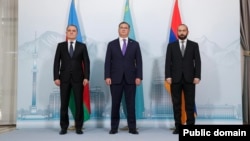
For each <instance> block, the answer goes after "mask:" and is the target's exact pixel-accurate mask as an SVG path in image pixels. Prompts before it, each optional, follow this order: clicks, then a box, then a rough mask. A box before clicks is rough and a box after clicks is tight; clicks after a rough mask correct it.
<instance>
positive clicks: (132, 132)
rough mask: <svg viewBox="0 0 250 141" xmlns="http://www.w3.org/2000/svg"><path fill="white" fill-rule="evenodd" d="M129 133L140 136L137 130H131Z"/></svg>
mask: <svg viewBox="0 0 250 141" xmlns="http://www.w3.org/2000/svg"><path fill="white" fill-rule="evenodd" d="M128 132H129V133H130V134H139V132H138V131H136V130H129V131H128Z"/></svg>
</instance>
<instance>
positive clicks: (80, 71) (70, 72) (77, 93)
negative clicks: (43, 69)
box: [54, 25, 90, 135]
mask: <svg viewBox="0 0 250 141" xmlns="http://www.w3.org/2000/svg"><path fill="white" fill-rule="evenodd" d="M77 32H78V31H77V27H76V26H75V25H69V26H68V27H67V31H66V36H67V41H64V42H61V43H58V45H57V49H56V53H55V58H54V82H55V84H56V85H57V86H60V98H61V108H60V126H61V131H60V134H61V135H63V134H66V133H67V128H68V126H69V116H68V106H69V99H70V91H71V89H72V90H73V93H74V98H75V107H76V115H75V127H76V133H77V134H83V132H82V126H83V95H82V94H83V88H84V87H83V86H85V85H86V84H87V83H88V81H89V74H90V61H89V56H88V51H87V47H86V45H85V44H83V43H81V42H78V41H76V37H77Z"/></svg>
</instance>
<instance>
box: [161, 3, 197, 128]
mask: <svg viewBox="0 0 250 141" xmlns="http://www.w3.org/2000/svg"><path fill="white" fill-rule="evenodd" d="M180 24H182V21H181V16H180V10H179V6H178V0H176V1H175V4H174V9H173V14H172V21H171V29H170V33H169V43H171V42H174V41H176V40H177V39H178V37H177V29H178V26H179V25H180ZM165 88H166V89H167V91H168V93H171V92H170V85H169V84H168V83H167V82H165ZM181 100H182V102H181V122H182V124H185V123H186V120H187V115H186V111H185V99H184V93H183V92H182V98H181ZM194 114H195V116H196V115H197V112H196V108H195V111H194Z"/></svg>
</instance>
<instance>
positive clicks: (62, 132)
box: [59, 129, 67, 135]
mask: <svg viewBox="0 0 250 141" xmlns="http://www.w3.org/2000/svg"><path fill="white" fill-rule="evenodd" d="M66 133H67V130H65V129H62V130H61V131H60V132H59V134H60V135H64V134H66Z"/></svg>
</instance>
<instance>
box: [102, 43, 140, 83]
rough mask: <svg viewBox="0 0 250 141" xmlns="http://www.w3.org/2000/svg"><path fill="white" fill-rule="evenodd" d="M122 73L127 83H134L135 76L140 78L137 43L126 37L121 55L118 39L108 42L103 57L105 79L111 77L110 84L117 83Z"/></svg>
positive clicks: (121, 77)
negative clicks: (125, 45)
mask: <svg viewBox="0 0 250 141" xmlns="http://www.w3.org/2000/svg"><path fill="white" fill-rule="evenodd" d="M123 75H124V76H125V79H126V82H127V83H128V84H135V78H140V79H141V80H142V56H141V50H140V46H139V43H138V42H137V41H135V40H132V39H128V45H127V49H126V53H125V55H124V56H123V54H122V51H121V47H120V43H119V39H115V40H113V41H111V42H109V43H108V48H107V52H106V58H105V79H106V78H111V80H112V84H119V83H120V82H121V81H122V79H123Z"/></svg>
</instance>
